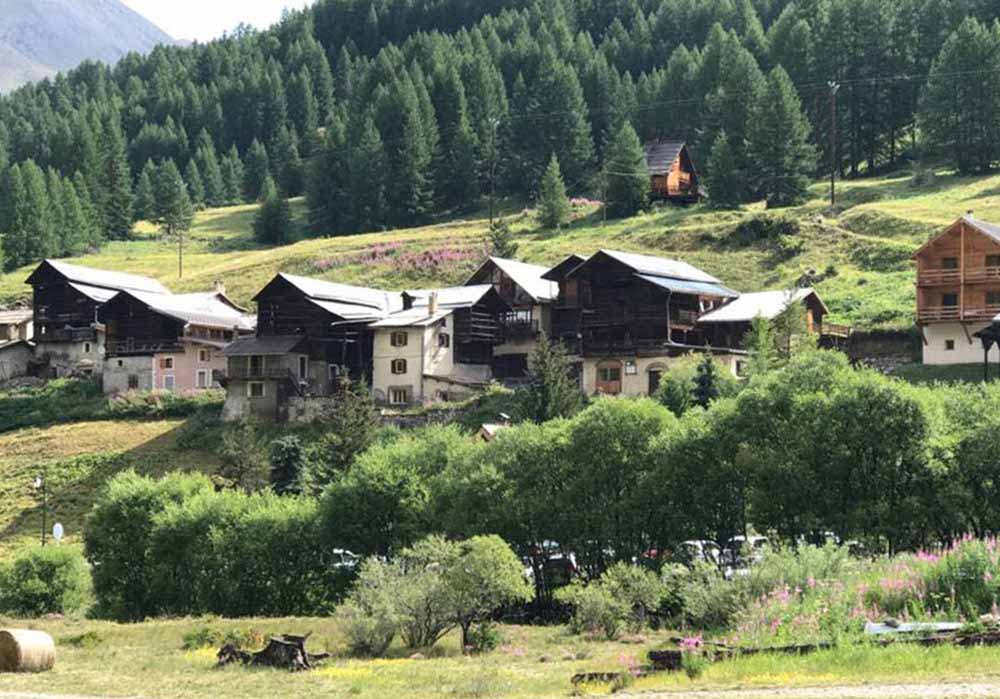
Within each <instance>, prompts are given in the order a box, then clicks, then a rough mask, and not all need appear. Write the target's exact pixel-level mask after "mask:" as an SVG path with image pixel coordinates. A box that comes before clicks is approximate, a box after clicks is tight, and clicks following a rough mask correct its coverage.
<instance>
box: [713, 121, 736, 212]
mask: <svg viewBox="0 0 1000 699" xmlns="http://www.w3.org/2000/svg"><path fill="white" fill-rule="evenodd" d="M745 178H746V174H745V173H744V172H743V171H742V170H741V169H740V167H739V164H738V163H737V162H736V154H735V153H733V149H732V146H731V145H730V144H729V137H728V136H726V132H725V131H720V132H719V133H718V135H717V136H716V137H715V142H714V143H713V144H712V151H711V153H710V154H709V156H708V163H707V172H706V173H705V186H706V187H707V188H708V198H709V202H710V203H711V205H712V206H714V207H716V208H719V209H735V208H737V207H739V205H740V204H741V203H742V201H743V192H744V191H745V189H746V185H745Z"/></svg>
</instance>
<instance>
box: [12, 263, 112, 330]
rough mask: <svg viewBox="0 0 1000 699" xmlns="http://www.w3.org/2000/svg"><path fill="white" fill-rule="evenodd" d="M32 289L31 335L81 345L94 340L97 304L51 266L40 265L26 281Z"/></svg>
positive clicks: (98, 306) (97, 302)
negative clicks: (32, 323) (32, 313)
mask: <svg viewBox="0 0 1000 699" xmlns="http://www.w3.org/2000/svg"><path fill="white" fill-rule="evenodd" d="M27 283H28V284H31V286H32V307H33V309H34V319H33V322H34V326H35V336H36V338H37V339H38V340H39V341H44V342H83V341H92V340H94V339H95V338H96V331H95V329H94V325H95V324H96V323H97V322H98V318H97V310H98V309H99V308H100V305H101V304H100V302H99V301H98V300H96V299H94V298H92V297H91V296H89V295H87V294H85V293H83V292H82V291H80V290H78V289H77V288H76V287H74V286H73V285H72V284H71V282H70V280H69V279H67V278H66V277H65V276H64V275H63V274H61V273H59V272H58V271H57V270H56V269H55V268H54V267H53V266H52V265H50V264H48V263H42V264H41V265H40V266H39V267H38V269H36V270H35V271H34V273H32V275H31V276H30V277H29V278H28V282H27Z"/></svg>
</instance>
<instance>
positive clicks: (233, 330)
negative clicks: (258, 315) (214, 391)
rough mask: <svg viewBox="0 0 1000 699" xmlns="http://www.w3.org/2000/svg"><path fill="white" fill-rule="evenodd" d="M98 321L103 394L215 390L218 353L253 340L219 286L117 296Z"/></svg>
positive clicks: (245, 319)
mask: <svg viewBox="0 0 1000 699" xmlns="http://www.w3.org/2000/svg"><path fill="white" fill-rule="evenodd" d="M98 315H99V318H100V320H101V323H102V324H103V325H104V327H105V329H106V333H107V339H106V344H105V348H106V356H107V361H106V362H105V368H104V390H105V392H106V393H120V392H122V391H126V390H136V389H139V390H151V389H156V390H168V391H182V390H183V391H187V390H198V389H206V388H211V387H213V386H218V385H220V384H221V382H222V380H223V379H224V377H225V373H226V361H225V359H224V357H223V355H222V350H223V348H225V347H226V346H227V345H228V344H230V343H231V342H233V340H235V339H237V338H239V337H241V336H246V335H251V334H253V331H254V325H255V322H256V319H255V318H254V317H253V316H251V315H249V314H248V313H247V312H246V310H245V309H243V308H241V307H240V306H238V305H236V304H235V303H234V302H233V301H232V300H231V299H230V298H229V297H228V296H226V293H225V289H224V288H222V286H221V285H217V287H216V290H215V291H212V292H205V293H195V294H176V295H175V294H148V293H145V292H141V291H122V292H119V293H118V294H117V295H116V296H114V297H113V298H112V299H111V300H110V301H108V302H107V303H105V304H104V305H103V306H102V307H101V309H100V311H99V313H98Z"/></svg>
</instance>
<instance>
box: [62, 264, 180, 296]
mask: <svg viewBox="0 0 1000 699" xmlns="http://www.w3.org/2000/svg"><path fill="white" fill-rule="evenodd" d="M43 264H48V265H50V266H51V267H52V268H53V269H55V270H56V271H57V272H58V273H59V274H61V275H62V276H64V277H66V279H68V280H69V281H71V282H78V283H80V284H85V285H87V286H95V287H101V288H104V289H116V290H118V291H125V290H128V291H145V292H147V293H151V294H169V293H170V290H169V289H167V287H165V286H163V285H162V284H160V282H158V281H156V280H155V279H150V278H149V277H142V276H139V275H138V274H126V273H124V272H108V271H105V270H103V269H91V268H90V267H80V266H79V265H72V264H69V263H68V262H60V261H58V260H45V262H44V263H43Z"/></svg>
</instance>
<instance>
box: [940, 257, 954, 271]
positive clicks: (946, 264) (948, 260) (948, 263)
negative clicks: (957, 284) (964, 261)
mask: <svg viewBox="0 0 1000 699" xmlns="http://www.w3.org/2000/svg"><path fill="white" fill-rule="evenodd" d="M941 269H958V258H957V257H945V258H942V260H941Z"/></svg>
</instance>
